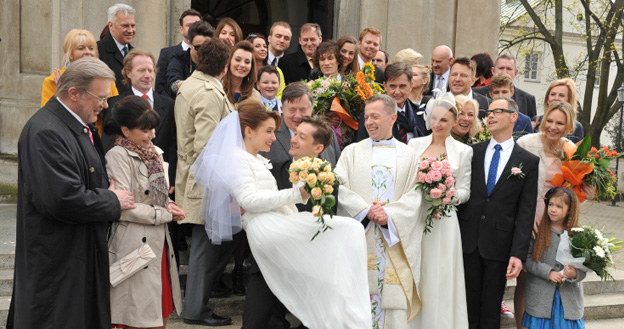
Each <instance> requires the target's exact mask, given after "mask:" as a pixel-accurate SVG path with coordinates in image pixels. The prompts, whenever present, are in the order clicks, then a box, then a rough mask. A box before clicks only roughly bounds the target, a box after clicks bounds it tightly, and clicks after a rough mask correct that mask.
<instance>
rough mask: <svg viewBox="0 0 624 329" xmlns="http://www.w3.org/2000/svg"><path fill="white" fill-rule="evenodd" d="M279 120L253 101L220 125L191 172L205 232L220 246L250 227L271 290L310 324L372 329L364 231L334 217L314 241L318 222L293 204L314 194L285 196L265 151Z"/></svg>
mask: <svg viewBox="0 0 624 329" xmlns="http://www.w3.org/2000/svg"><path fill="white" fill-rule="evenodd" d="M280 122H281V117H280V116H279V114H277V113H276V112H272V111H270V112H267V111H266V110H265V109H264V106H263V105H262V104H261V103H260V102H256V101H254V100H246V101H243V102H241V103H240V104H239V107H238V111H234V112H232V113H231V114H230V115H228V116H227V117H226V118H225V119H224V120H223V121H221V123H219V125H218V126H217V128H216V130H215V132H214V133H213V135H212V137H211V139H210V141H209V142H208V144H207V145H206V148H205V149H204V151H203V152H202V154H201V155H200V156H199V158H198V160H197V161H196V162H195V164H194V165H193V167H192V168H191V170H192V173H193V174H194V175H195V177H196V181H197V182H198V183H199V184H200V185H202V187H204V189H205V190H206V197H205V199H204V202H203V205H202V212H203V213H204V214H205V216H206V232H207V233H208V236H209V238H210V239H211V241H212V242H213V243H220V241H225V240H229V239H231V237H232V235H233V234H235V233H237V232H238V231H240V229H241V228H243V229H244V230H245V231H246V232H247V239H248V240H249V246H250V247H251V251H252V253H253V255H254V258H255V260H256V262H257V263H258V266H259V267H260V271H261V272H262V275H263V276H264V278H265V280H266V282H267V284H268V286H269V288H270V289H271V291H272V292H273V293H274V294H275V295H276V296H277V298H278V299H279V300H280V301H281V302H282V303H283V304H284V305H285V306H286V308H288V310H289V311H290V312H291V313H293V314H294V315H295V316H296V317H298V318H299V319H300V320H301V322H302V323H303V324H304V325H305V326H306V327H309V328H311V329H322V328H328V329H330V328H332V329H333V328H354V329H356V328H357V329H362V328H371V327H372V324H371V316H370V314H371V312H370V300H369V295H368V282H367V274H366V242H365V240H364V229H363V227H362V225H360V224H359V223H358V222H356V221H355V220H353V219H351V218H345V217H338V216H334V217H333V218H332V219H329V220H328V224H329V225H330V226H331V227H332V228H333V229H332V230H327V231H326V232H324V233H321V234H320V235H319V236H317V237H316V238H315V239H314V240H313V241H310V239H311V238H312V236H313V235H314V233H315V232H316V230H317V228H318V226H317V223H316V219H315V218H314V217H313V216H312V214H311V213H309V212H303V213H297V209H296V208H295V206H294V204H295V203H305V202H307V200H308V197H309V195H308V194H307V193H306V192H305V191H304V189H303V187H292V188H290V189H285V190H279V191H278V189H277V184H276V182H275V179H274V178H273V176H272V175H271V172H270V171H269V168H270V167H271V164H270V163H269V161H268V160H267V159H265V158H264V157H262V156H260V155H259V154H258V152H259V151H268V150H269V149H270V147H271V143H273V142H274V141H275V129H276V127H279V125H280ZM241 213H243V214H242V216H241Z"/></svg>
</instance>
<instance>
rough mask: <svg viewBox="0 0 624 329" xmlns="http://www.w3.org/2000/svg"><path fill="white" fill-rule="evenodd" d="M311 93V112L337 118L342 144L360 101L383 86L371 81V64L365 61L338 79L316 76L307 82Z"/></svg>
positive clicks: (347, 140) (351, 131) (356, 117)
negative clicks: (360, 68)
mask: <svg viewBox="0 0 624 329" xmlns="http://www.w3.org/2000/svg"><path fill="white" fill-rule="evenodd" d="M308 87H309V88H310V90H312V95H313V96H314V114H315V115H319V116H326V117H328V118H330V117H332V116H334V115H335V116H337V117H338V118H340V122H341V124H340V129H341V132H342V133H341V134H342V144H343V145H348V144H350V143H351V142H352V141H353V138H354V136H355V133H356V132H357V130H358V126H359V120H360V117H361V116H362V112H363V111H364V101H366V100H367V99H368V98H370V97H372V96H373V95H376V94H381V93H383V89H382V88H381V86H380V85H379V84H377V83H375V67H374V66H373V65H372V64H370V63H367V64H365V65H364V67H363V68H362V71H360V72H357V73H356V74H355V75H344V76H342V81H338V80H335V79H330V78H324V77H322V78H319V79H316V80H312V81H309V82H308Z"/></svg>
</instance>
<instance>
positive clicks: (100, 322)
mask: <svg viewBox="0 0 624 329" xmlns="http://www.w3.org/2000/svg"><path fill="white" fill-rule="evenodd" d="M114 79H115V75H114V73H113V72H112V71H111V70H110V69H109V68H108V67H107V66H106V64H104V63H103V62H102V61H100V60H99V59H97V58H92V57H84V58H82V59H79V60H77V61H75V62H73V63H72V65H71V67H69V68H67V70H66V71H65V73H64V74H63V75H62V76H61V78H60V80H59V82H58V88H57V91H56V97H53V98H52V99H51V100H50V101H49V102H48V103H47V104H46V105H45V107H43V108H42V109H40V110H39V111H38V112H37V113H36V114H35V115H34V116H33V117H32V118H31V119H30V120H28V122H27V123H26V125H25V126H24V129H23V131H22V134H21V136H20V138H19V142H18V152H19V171H18V199H17V234H16V235H17V242H16V250H15V281H14V289H13V298H12V299H11V303H12V305H11V308H12V310H11V311H10V316H9V320H8V323H7V328H20V329H29V328H33V329H34V328H37V329H47V328H49V329H52V328H90V329H98V328H101V329H108V328H110V327H111V323H110V321H111V320H110V319H111V318H110V299H109V288H110V280H109V262H108V248H107V245H106V235H107V231H108V227H109V224H110V222H112V221H116V220H118V219H119V217H120V215H121V211H122V210H125V209H131V208H134V200H133V198H132V193H130V192H128V191H121V190H115V189H114V183H113V182H111V184H110V186H109V180H108V177H107V175H106V171H105V165H104V155H103V154H102V150H101V143H100V139H99V137H98V133H97V130H96V128H95V127H94V126H93V122H95V120H96V119H97V115H98V113H99V112H100V111H102V109H103V108H106V106H107V103H106V97H107V96H108V95H109V94H110V83H111V81H113V80H114Z"/></svg>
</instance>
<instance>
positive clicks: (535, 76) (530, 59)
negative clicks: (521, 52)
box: [524, 52, 540, 82]
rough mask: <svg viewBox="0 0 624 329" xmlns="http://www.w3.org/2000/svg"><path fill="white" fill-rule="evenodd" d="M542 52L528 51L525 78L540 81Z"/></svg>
mask: <svg viewBox="0 0 624 329" xmlns="http://www.w3.org/2000/svg"><path fill="white" fill-rule="evenodd" d="M539 57H540V53H533V52H532V53H528V54H526V56H525V64H524V80H527V81H536V82H539V79H540V77H539V72H538V70H537V68H538V64H539Z"/></svg>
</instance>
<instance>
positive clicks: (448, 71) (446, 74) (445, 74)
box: [442, 68, 451, 83]
mask: <svg viewBox="0 0 624 329" xmlns="http://www.w3.org/2000/svg"><path fill="white" fill-rule="evenodd" d="M450 73H451V68H449V69H448V70H446V72H444V74H442V76H443V77H444V80H445V81H446V82H447V83H448V77H449V74H450Z"/></svg>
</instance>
